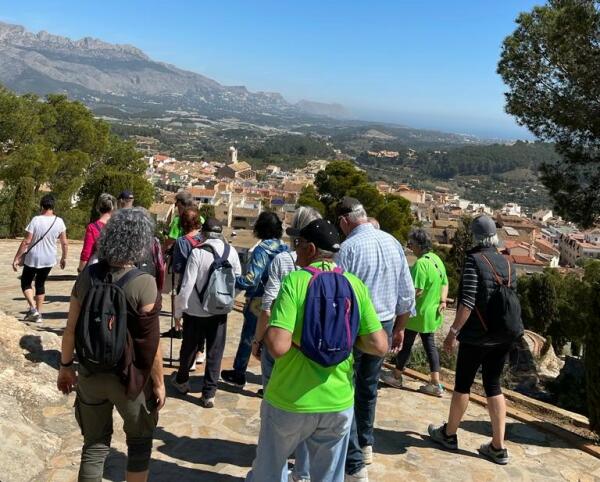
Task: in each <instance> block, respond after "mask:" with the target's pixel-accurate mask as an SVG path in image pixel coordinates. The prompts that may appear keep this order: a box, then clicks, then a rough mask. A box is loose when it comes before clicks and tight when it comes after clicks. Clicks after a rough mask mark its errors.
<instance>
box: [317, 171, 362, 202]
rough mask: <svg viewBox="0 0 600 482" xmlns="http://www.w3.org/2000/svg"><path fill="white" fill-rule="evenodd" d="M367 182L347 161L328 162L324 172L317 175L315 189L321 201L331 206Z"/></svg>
mask: <svg viewBox="0 0 600 482" xmlns="http://www.w3.org/2000/svg"><path fill="white" fill-rule="evenodd" d="M367 182H368V178H367V174H366V173H365V172H363V171H359V170H357V169H356V167H355V166H354V164H352V163H351V162H349V161H333V162H330V163H329V164H328V165H327V167H326V168H325V170H323V171H320V172H318V173H317V176H316V178H315V187H316V188H317V191H319V194H320V195H321V196H322V197H321V200H322V201H323V202H324V203H325V204H326V205H327V206H331V205H333V204H335V203H336V202H338V201H339V200H340V199H342V198H343V197H344V196H346V194H347V193H348V192H349V191H350V190H351V189H352V188H354V187H356V186H358V185H359V184H365V183H367Z"/></svg>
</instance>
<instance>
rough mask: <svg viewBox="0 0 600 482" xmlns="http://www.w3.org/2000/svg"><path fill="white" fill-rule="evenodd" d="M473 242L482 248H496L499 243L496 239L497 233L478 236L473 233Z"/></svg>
mask: <svg viewBox="0 0 600 482" xmlns="http://www.w3.org/2000/svg"><path fill="white" fill-rule="evenodd" d="M473 243H474V244H475V246H478V247H482V248H497V247H498V245H499V244H500V240H499V239H498V235H497V234H492V235H491V236H478V235H476V234H474V235H473Z"/></svg>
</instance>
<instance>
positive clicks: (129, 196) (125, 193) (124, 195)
mask: <svg viewBox="0 0 600 482" xmlns="http://www.w3.org/2000/svg"><path fill="white" fill-rule="evenodd" d="M119 199H133V193H132V192H131V191H123V192H122V193H121V194H119Z"/></svg>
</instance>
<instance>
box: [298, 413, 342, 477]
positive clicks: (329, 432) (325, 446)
mask: <svg viewBox="0 0 600 482" xmlns="http://www.w3.org/2000/svg"><path fill="white" fill-rule="evenodd" d="M352 418H353V410H352V409H351V408H349V409H348V410H344V411H343V412H337V413H323V414H320V415H319V425H318V427H317V430H316V431H315V432H314V433H313V434H312V435H311V436H310V437H309V438H308V440H307V441H306V445H307V447H308V453H309V459H310V479H311V480H314V481H321V480H322V481H325V480H327V481H331V482H342V481H343V480H344V466H345V457H346V452H347V451H348V438H349V435H350V426H351V424H352Z"/></svg>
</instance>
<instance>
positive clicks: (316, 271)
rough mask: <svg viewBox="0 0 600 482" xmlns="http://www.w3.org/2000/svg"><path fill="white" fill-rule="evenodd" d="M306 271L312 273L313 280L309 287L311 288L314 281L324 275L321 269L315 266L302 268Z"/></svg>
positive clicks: (311, 279)
mask: <svg viewBox="0 0 600 482" xmlns="http://www.w3.org/2000/svg"><path fill="white" fill-rule="evenodd" d="M302 269H303V270H304V271H306V272H308V273H310V275H311V278H310V281H309V282H308V286H310V285H311V284H312V282H313V281H314V280H316V279H317V277H318V276H319V275H320V274H322V273H323V271H322V270H320V269H319V268H315V267H314V266H307V267H305V268H302Z"/></svg>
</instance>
